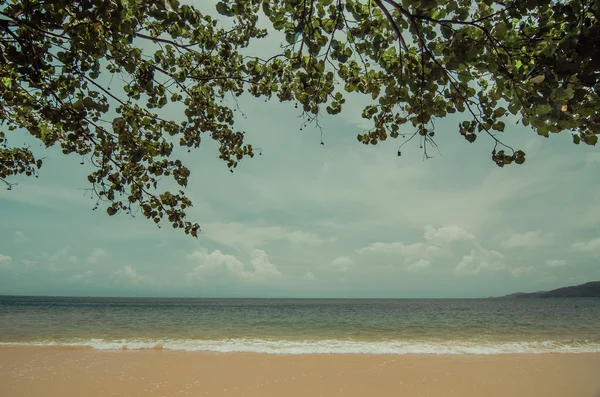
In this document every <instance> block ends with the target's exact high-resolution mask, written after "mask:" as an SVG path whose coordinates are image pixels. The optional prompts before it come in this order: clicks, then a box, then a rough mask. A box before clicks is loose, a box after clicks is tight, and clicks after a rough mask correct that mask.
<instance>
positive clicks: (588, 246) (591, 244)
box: [571, 237, 600, 252]
mask: <svg viewBox="0 0 600 397" xmlns="http://www.w3.org/2000/svg"><path fill="white" fill-rule="evenodd" d="M571 248H573V249H574V250H577V251H582V252H591V251H598V250H600V237H598V238H596V239H593V240H590V241H588V242H583V241H577V242H575V243H573V244H571Z"/></svg>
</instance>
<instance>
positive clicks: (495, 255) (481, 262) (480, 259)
mask: <svg viewBox="0 0 600 397" xmlns="http://www.w3.org/2000/svg"><path fill="white" fill-rule="evenodd" d="M503 257H504V256H503V255H502V254H501V253H499V252H497V251H494V250H488V249H486V248H483V247H482V246H480V245H479V244H475V247H473V249H472V250H471V253H470V254H468V255H464V256H463V257H462V259H461V261H460V262H459V263H458V265H456V267H455V268H454V273H455V274H457V275H475V274H479V273H480V272H481V271H482V270H490V271H497V270H502V269H504V268H505V267H506V265H505V264H504V262H503V260H502V258H503Z"/></svg>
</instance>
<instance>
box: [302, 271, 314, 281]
mask: <svg viewBox="0 0 600 397" xmlns="http://www.w3.org/2000/svg"><path fill="white" fill-rule="evenodd" d="M302 278H303V279H304V280H314V279H315V278H316V277H315V275H314V274H313V272H311V271H310V270H309V271H307V272H306V274H305V275H304V276H302Z"/></svg>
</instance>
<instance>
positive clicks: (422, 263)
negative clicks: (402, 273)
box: [406, 259, 431, 272]
mask: <svg viewBox="0 0 600 397" xmlns="http://www.w3.org/2000/svg"><path fill="white" fill-rule="evenodd" d="M430 267H431V262H429V261H428V260H426V259H419V260H418V261H416V262H415V263H411V264H410V265H408V266H407V267H406V269H407V270H408V271H411V272H419V271H421V270H425V269H428V268H430Z"/></svg>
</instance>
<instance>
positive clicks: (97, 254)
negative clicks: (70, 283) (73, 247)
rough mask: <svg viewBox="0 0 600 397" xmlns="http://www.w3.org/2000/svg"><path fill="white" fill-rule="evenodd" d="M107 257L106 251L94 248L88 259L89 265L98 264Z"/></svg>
mask: <svg viewBox="0 0 600 397" xmlns="http://www.w3.org/2000/svg"><path fill="white" fill-rule="evenodd" d="M105 256H106V250H104V249H102V248H94V249H93V250H92V252H91V253H90V255H89V256H88V258H87V263H91V264H93V263H98V261H99V260H100V259H102V258H103V257H105ZM75 259H76V258H75Z"/></svg>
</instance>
